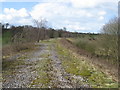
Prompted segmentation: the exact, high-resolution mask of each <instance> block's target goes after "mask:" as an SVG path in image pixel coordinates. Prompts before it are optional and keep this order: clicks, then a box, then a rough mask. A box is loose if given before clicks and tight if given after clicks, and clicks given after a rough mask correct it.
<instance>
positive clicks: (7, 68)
mask: <svg viewBox="0 0 120 90" xmlns="http://www.w3.org/2000/svg"><path fill="white" fill-rule="evenodd" d="M24 64H25V62H24V60H23V59H20V58H19V59H16V60H3V61H2V72H3V73H2V76H3V82H4V79H5V80H6V79H7V78H9V76H10V75H15V74H16V73H17V71H16V69H17V66H19V65H24Z"/></svg>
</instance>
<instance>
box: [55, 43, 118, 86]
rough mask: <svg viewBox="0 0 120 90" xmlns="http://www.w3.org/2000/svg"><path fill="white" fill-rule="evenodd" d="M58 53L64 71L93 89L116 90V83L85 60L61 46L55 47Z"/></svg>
mask: <svg viewBox="0 0 120 90" xmlns="http://www.w3.org/2000/svg"><path fill="white" fill-rule="evenodd" d="M57 50H58V53H59V54H60V55H61V56H60V58H61V60H62V65H63V67H64V68H65V71H66V72H68V73H70V74H73V75H80V76H82V77H83V78H84V79H86V80H87V83H88V84H90V86H91V87H93V88H117V87H118V83H117V82H115V81H113V80H112V78H111V77H110V76H107V75H106V74H104V73H103V72H101V71H100V70H99V69H97V68H96V67H95V66H94V65H92V64H90V63H89V62H87V61H86V59H87V58H84V57H82V56H81V57H78V56H77V55H76V54H75V53H74V52H71V51H69V50H67V49H66V48H64V47H63V46H61V45H60V44H58V45H57Z"/></svg>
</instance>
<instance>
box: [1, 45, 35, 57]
mask: <svg viewBox="0 0 120 90" xmlns="http://www.w3.org/2000/svg"><path fill="white" fill-rule="evenodd" d="M34 46H35V45H34V43H23V44H11V45H6V46H3V47H2V56H6V55H11V54H14V53H18V52H21V51H24V50H32V49H34Z"/></svg>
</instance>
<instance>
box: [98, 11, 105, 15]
mask: <svg viewBox="0 0 120 90" xmlns="http://www.w3.org/2000/svg"><path fill="white" fill-rule="evenodd" d="M105 14H106V11H100V12H99V13H98V15H105Z"/></svg>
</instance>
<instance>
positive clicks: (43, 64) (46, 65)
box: [30, 58, 52, 88]
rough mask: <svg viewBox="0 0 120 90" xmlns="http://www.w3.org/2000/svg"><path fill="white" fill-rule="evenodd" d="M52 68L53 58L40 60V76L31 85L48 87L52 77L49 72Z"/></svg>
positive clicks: (38, 69)
mask: <svg viewBox="0 0 120 90" xmlns="http://www.w3.org/2000/svg"><path fill="white" fill-rule="evenodd" d="M51 69H52V66H51V59H49V58H48V59H43V60H40V61H39V62H38V63H37V68H36V71H37V72H38V77H37V78H36V79H35V80H34V81H33V82H32V83H31V86H30V87H39V88H48V86H49V84H50V81H51V77H52V76H51V74H50V73H49V72H50V71H51Z"/></svg>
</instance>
